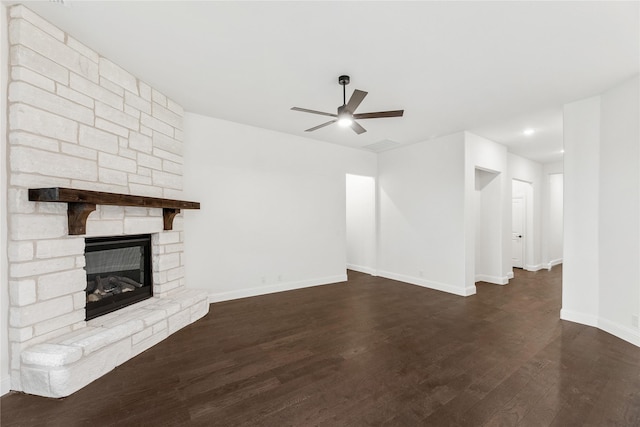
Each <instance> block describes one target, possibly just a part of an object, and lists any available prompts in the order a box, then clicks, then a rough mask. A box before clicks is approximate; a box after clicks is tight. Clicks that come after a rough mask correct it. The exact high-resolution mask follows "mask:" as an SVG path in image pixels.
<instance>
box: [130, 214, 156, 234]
mask: <svg viewBox="0 0 640 427" xmlns="http://www.w3.org/2000/svg"><path fill="white" fill-rule="evenodd" d="M163 227H164V224H163V222H162V218H135V217H132V218H125V219H124V233H125V234H143V233H157V232H158V231H160V230H162V228H163Z"/></svg>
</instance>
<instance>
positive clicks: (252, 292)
mask: <svg viewBox="0 0 640 427" xmlns="http://www.w3.org/2000/svg"><path fill="white" fill-rule="evenodd" d="M346 281H347V275H346V274H340V275H337V276H329V277H321V278H317V279H309V280H301V281H298V282H287V283H278V284H277V285H268V286H259V287H256V288H246V289H238V290H236V291H228V292H210V293H209V303H214V302H221V301H229V300H234V299H240V298H248V297H255V296H258V295H267V294H273V293H276V292H285V291H293V290H296V289H302V288H310V287H312V286H320V285H330V284H332V283H340V282H346Z"/></svg>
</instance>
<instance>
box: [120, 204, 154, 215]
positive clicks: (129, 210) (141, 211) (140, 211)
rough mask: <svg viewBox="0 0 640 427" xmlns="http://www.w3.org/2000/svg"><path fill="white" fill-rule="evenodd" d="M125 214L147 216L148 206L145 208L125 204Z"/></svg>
mask: <svg viewBox="0 0 640 427" xmlns="http://www.w3.org/2000/svg"><path fill="white" fill-rule="evenodd" d="M124 214H125V216H144V217H146V216H148V215H149V208H145V207H142V206H125V208H124Z"/></svg>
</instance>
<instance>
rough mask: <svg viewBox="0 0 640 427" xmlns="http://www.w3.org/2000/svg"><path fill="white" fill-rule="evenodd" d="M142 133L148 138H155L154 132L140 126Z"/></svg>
mask: <svg viewBox="0 0 640 427" xmlns="http://www.w3.org/2000/svg"><path fill="white" fill-rule="evenodd" d="M140 133H141V134H143V135H147V136H153V130H152V129H150V128H148V127H146V126H142V125H140Z"/></svg>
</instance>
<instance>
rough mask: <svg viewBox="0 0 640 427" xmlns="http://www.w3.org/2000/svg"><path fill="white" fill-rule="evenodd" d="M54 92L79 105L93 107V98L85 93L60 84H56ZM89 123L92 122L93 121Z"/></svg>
mask: <svg viewBox="0 0 640 427" xmlns="http://www.w3.org/2000/svg"><path fill="white" fill-rule="evenodd" d="M56 94H58V95H60V96H62V97H63V98H66V99H68V100H70V101H73V102H76V103H78V104H80V105H84V106H85V107H87V108H91V109H93V107H94V102H93V98H90V97H88V96H87V95H84V94H82V93H80V92H78V91H75V90H73V89H69V88H68V87H66V86H63V85H61V84H57V85H56ZM90 124H93V122H92V123H90Z"/></svg>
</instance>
